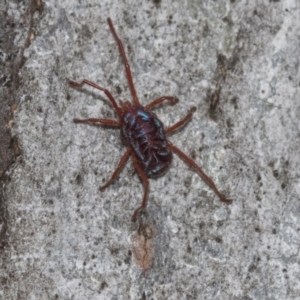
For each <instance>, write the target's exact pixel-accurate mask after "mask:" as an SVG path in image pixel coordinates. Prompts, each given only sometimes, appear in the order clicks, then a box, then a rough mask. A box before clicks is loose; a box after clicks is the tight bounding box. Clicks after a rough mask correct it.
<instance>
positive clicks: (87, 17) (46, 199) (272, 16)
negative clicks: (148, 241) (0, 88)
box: [0, 0, 300, 300]
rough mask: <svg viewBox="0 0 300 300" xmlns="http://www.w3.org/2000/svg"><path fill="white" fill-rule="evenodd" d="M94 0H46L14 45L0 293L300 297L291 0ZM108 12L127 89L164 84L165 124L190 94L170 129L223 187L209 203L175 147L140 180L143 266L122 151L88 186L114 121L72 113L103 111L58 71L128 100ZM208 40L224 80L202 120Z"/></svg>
mask: <svg viewBox="0 0 300 300" xmlns="http://www.w3.org/2000/svg"><path fill="white" fill-rule="evenodd" d="M99 2H100V1H87V3H86V2H85V1H71V0H70V1H68V2H66V1H65V2H62V1H58V2H57V1H53V0H52V1H47V2H46V3H45V7H44V13H43V14H44V15H43V18H42V20H41V23H40V27H39V30H38V32H36V38H35V40H34V41H33V42H32V44H31V46H30V47H29V48H28V49H27V50H26V52H25V55H26V57H27V61H26V64H25V66H24V68H23V69H22V71H21V72H22V74H21V75H22V78H23V83H22V85H23V87H22V88H21V89H20V99H21V105H20V106H19V108H18V111H17V115H16V125H15V127H14V133H15V135H17V136H18V138H19V141H20V147H21V149H22V158H20V159H19V161H18V162H17V163H16V164H15V166H14V169H13V170H11V182H10V183H9V184H8V185H7V186H6V198H7V199H8V201H7V210H8V213H9V222H8V234H9V235H8V245H7V247H6V248H5V253H4V254H3V257H4V260H3V261H4V263H5V266H2V270H1V273H2V274H5V275H3V278H4V279H5V280H6V281H5V282H6V283H5V284H3V285H2V287H0V297H2V299H90V300H92V299H222V300H223V299H259V300H261V299H300V296H299V295H300V283H299V282H300V280H299V279H300V266H299V259H300V256H299V245H300V202H299V194H300V171H299V170H300V161H299V154H298V153H299V142H300V136H299V129H300V125H299V120H300V101H299V92H300V91H299V83H300V71H299V48H300V36H299V32H300V24H299V15H300V7H299V2H298V1H261V3H260V4H258V3H255V1H252V2H253V3H252V2H251V1H225V0H223V1H210V0H205V1H192V0H188V1H176V3H173V2H174V1H170V0H169V1H167V0H166V1H164V0H162V1H118V2H117V1H116V3H115V4H111V1H101V4H99ZM12 9H13V8H12ZM108 16H110V17H111V18H112V20H113V22H114V24H115V27H116V30H117V32H118V34H119V36H120V37H121V39H122V41H123V42H124V44H125V49H126V52H127V53H128V57H129V60H130V63H131V67H132V70H133V76H134V81H135V84H136V89H137V92H138V94H139V96H140V99H141V102H142V103H143V104H146V103H148V102H149V101H151V100H152V99H155V98H157V97H159V96H161V95H176V96H177V97H178V98H179V99H180V102H179V103H178V104H177V105H176V106H175V107H170V106H168V105H167V104H166V105H162V106H161V107H159V108H157V109H156V110H155V112H156V113H157V115H158V116H159V117H160V118H161V120H162V121H163V122H164V124H165V125H166V127H168V126H170V125H172V124H173V123H175V122H176V121H177V120H179V119H180V118H182V117H183V116H184V115H185V114H186V112H187V110H188V109H189V108H190V107H191V106H196V107H197V111H196V113H195V114H194V118H193V120H192V121H191V122H190V123H189V124H188V125H187V126H186V127H185V128H184V129H183V130H181V131H180V132H177V133H176V134H174V135H172V136H171V137H170V140H171V141H172V142H173V143H174V144H176V145H177V146H178V147H180V148H181V149H182V150H183V151H185V152H186V153H187V154H189V155H191V156H192V157H193V158H194V159H195V160H196V161H197V162H198V163H199V165H200V166H201V167H203V169H204V170H205V171H206V172H207V173H208V174H209V175H210V176H211V177H212V178H213V179H214V180H215V182H216V184H217V186H218V187H219V188H220V189H221V190H222V192H224V193H225V194H226V196H228V197H231V198H232V199H233V200H234V201H233V204H232V205H230V206H226V205H225V204H223V203H221V202H220V201H219V199H218V198H217V197H216V196H215V194H214V193H213V192H212V191H211V189H210V188H209V187H207V186H206V185H205V184H204V183H203V182H202V181H201V179H200V178H199V176H198V175H197V174H196V173H194V172H193V171H192V170H190V169H189V168H188V167H187V166H186V165H185V164H184V163H183V162H181V161H180V160H179V159H178V158H177V157H176V156H175V159H174V162H173V165H172V167H171V169H170V171H169V172H168V173H167V174H166V175H165V176H164V177H161V178H159V179H157V180H151V181H150V194H149V206H148V210H147V212H148V214H149V216H150V218H152V219H151V220H152V224H155V232H156V239H155V243H156V248H155V255H156V256H155V259H154V266H153V268H152V269H151V270H150V271H149V272H148V273H147V274H146V277H143V276H142V275H141V273H140V271H139V270H138V269H137V268H136V266H135V264H134V260H133V259H132V255H131V252H130V251H131V248H132V241H131V235H132V232H133V230H134V228H133V227H132V225H131V222H130V217H131V214H132V212H133V211H134V209H135V208H136V207H137V206H138V205H139V204H140V201H141V198H142V185H141V183H140V180H139V178H138V176H137V175H136V174H135V172H134V170H133V167H132V163H131V162H130V163H129V164H128V165H127V166H126V167H125V168H124V170H123V172H122V173H121V174H120V176H119V178H118V180H117V181H116V182H115V184H114V185H112V186H111V187H110V188H108V189H107V190H106V191H104V192H103V193H101V192H100V191H99V187H100V186H101V185H102V184H103V183H104V182H105V181H106V180H107V179H108V178H109V176H110V174H111V173H112V172H113V170H114V169H115V167H116V165H117V163H118V160H119V158H120V157H121V155H122V153H124V147H123V146H122V144H121V141H120V138H119V132H118V131H117V130H114V129H107V128H98V127H93V126H84V125H75V124H73V123H72V119H73V118H74V117H77V118H85V117H100V116H102V117H107V118H114V117H116V114H115V112H114V111H113V109H112V107H111V105H110V104H109V102H108V101H107V99H106V98H105V96H104V95H103V94H102V93H101V92H98V91H97V90H93V89H91V88H86V89H84V90H82V91H77V90H74V89H71V88H70V87H69V86H68V84H67V81H66V78H71V79H74V80H80V79H82V78H87V79H89V80H91V81H94V82H96V83H97V84H99V85H101V86H103V87H107V88H109V89H110V90H111V92H112V93H113V95H115V96H116V98H117V99H122V100H124V99H130V93H129V90H128V87H127V82H126V78H125V74H124V67H123V64H122V60H121V59H120V56H119V53H118V50H117V47H116V43H115V41H114V39H113V37H112V35H111V33H110V31H109V28H108V25H107V23H106V18H107V17H108ZM218 53H221V54H223V55H225V56H226V57H227V65H226V68H227V77H226V80H225V82H222V91H221V94H220V101H219V104H218V106H217V108H216V118H215V119H211V118H210V117H209V105H210V103H209V99H210V96H209V95H211V93H212V92H213V90H214V88H215V85H216V82H215V78H216V70H217V54H218ZM142 297H144V298H142Z"/></svg>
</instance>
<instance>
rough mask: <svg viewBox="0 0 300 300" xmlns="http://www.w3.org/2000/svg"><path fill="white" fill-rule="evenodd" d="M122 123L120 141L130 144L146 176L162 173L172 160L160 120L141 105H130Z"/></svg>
mask: <svg viewBox="0 0 300 300" xmlns="http://www.w3.org/2000/svg"><path fill="white" fill-rule="evenodd" d="M122 123H123V125H122V128H121V135H122V141H123V143H124V144H125V145H126V146H131V148H132V150H133V151H134V153H135V155H136V157H137V161H138V164H139V165H140V166H141V168H142V170H143V171H144V172H145V174H146V176H147V177H148V178H150V177H156V176H159V175H162V174H163V173H164V172H165V171H166V170H167V169H168V167H169V165H170V163H171V161H172V151H171V149H170V148H169V147H168V142H167V139H166V136H165V132H164V126H163V124H162V122H161V121H160V120H159V119H158V118H157V116H156V115H155V114H154V113H152V112H150V111H146V110H145V108H143V107H142V106H137V105H132V106H130V107H127V108H126V110H125V111H124V113H123V116H122Z"/></svg>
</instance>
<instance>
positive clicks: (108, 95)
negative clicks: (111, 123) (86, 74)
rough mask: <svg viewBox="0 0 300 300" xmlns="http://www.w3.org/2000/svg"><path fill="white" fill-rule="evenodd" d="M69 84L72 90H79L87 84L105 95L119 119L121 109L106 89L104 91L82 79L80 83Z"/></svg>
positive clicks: (70, 81) (72, 82)
mask: <svg viewBox="0 0 300 300" xmlns="http://www.w3.org/2000/svg"><path fill="white" fill-rule="evenodd" d="M69 84H70V85H71V86H73V87H74V88H81V87H82V86H83V85H84V84H87V85H89V86H92V87H93V88H95V89H97V90H100V91H102V92H104V93H105V95H106V96H107V98H108V99H109V100H110V102H111V104H112V105H113V107H114V109H115V110H116V111H117V113H118V115H119V117H121V108H120V107H119V106H118V104H117V102H116V100H115V98H114V97H113V95H112V94H111V92H110V91H108V90H107V89H104V88H102V87H100V86H99V85H97V84H95V83H94V82H91V81H89V80H86V79H83V80H82V81H81V82H80V83H78V82H75V81H72V80H69Z"/></svg>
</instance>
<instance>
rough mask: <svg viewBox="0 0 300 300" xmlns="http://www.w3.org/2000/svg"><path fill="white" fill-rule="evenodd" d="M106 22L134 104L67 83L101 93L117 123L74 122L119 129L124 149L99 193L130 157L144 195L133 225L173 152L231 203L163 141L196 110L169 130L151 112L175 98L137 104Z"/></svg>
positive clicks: (92, 85)
mask: <svg viewBox="0 0 300 300" xmlns="http://www.w3.org/2000/svg"><path fill="white" fill-rule="evenodd" d="M107 22H108V26H109V28H110V31H111V32H112V35H113V36H114V39H115V40H116V42H117V44H118V48H119V51H120V54H121V57H122V59H123V62H124V65H125V72H126V77H127V81H128V85H129V88H130V92H131V95H132V98H133V103H131V102H129V101H124V102H123V101H120V104H119V105H118V104H117V102H116V100H115V98H114V97H113V96H112V94H111V93H110V91H108V90H107V89H105V88H102V87H100V86H98V85H96V84H95V83H93V82H91V81H89V80H86V79H84V80H82V81H81V82H80V83H78V82H75V81H71V80H70V81H69V84H70V85H71V86H72V87H74V88H81V87H82V86H83V85H89V86H91V87H93V88H96V89H98V90H100V91H102V92H104V94H105V95H106V96H107V98H108V99H109V100H110V102H111V104H112V106H113V108H114V109H115V111H116V112H117V114H118V116H119V120H111V119H96V118H90V119H84V120H82V119H74V122H75V123H77V124H78V123H81V124H91V123H95V124H100V125H106V126H113V127H118V128H120V129H121V139H122V142H123V144H124V145H125V146H126V147H127V149H126V151H125V153H124V154H123V156H122V157H121V159H120V161H119V164H118V166H117V168H116V169H115V171H114V172H113V174H112V176H111V178H110V179H109V180H108V182H107V183H106V184H105V185H103V186H102V187H100V190H101V191H103V190H104V189H106V188H107V187H108V186H110V185H111V183H112V182H113V181H114V180H115V179H116V177H117V176H118V175H119V173H120V171H121V169H122V168H123V166H124V165H125V163H126V162H127V160H128V158H129V156H131V157H132V161H133V165H134V167H135V169H136V170H137V172H138V174H139V176H140V177H141V179H142V182H143V184H144V196H143V200H142V204H141V205H140V206H139V207H138V208H137V209H136V210H135V211H134V213H133V215H132V218H131V220H132V222H136V220H137V216H138V214H139V213H140V211H141V210H142V209H144V208H145V207H146V206H147V195H148V191H149V181H148V178H153V177H159V176H162V175H163V174H164V173H165V172H166V171H167V170H168V168H169V166H170V164H171V162H172V158H173V154H172V152H175V153H176V154H177V155H178V156H179V157H180V158H181V159H182V160H183V161H185V162H186V163H187V164H188V165H189V166H191V167H192V168H194V169H195V170H196V171H197V172H198V173H199V175H200V176H201V177H202V179H203V180H204V181H205V182H206V183H207V184H208V185H209V186H210V187H211V188H212V189H213V191H214V192H215V193H216V195H217V196H218V197H219V198H220V200H221V201H222V202H225V203H227V204H230V203H231V202H232V200H231V199H227V198H226V197H225V196H224V195H222V194H221V193H220V192H219V190H218V189H217V187H216V185H215V184H214V182H213V180H212V179H211V178H210V177H208V176H207V175H206V174H205V173H204V172H203V171H202V169H201V168H200V167H199V166H198V165H197V164H196V163H195V162H194V161H193V160H192V159H191V158H190V157H188V156H187V155H186V154H184V153H183V152H182V151H181V150H180V149H179V148H177V147H176V146H174V145H173V144H172V143H171V142H170V141H169V140H167V138H166V137H167V136H168V135H169V134H170V133H172V132H174V131H175V130H177V129H178V128H180V127H182V126H183V125H185V124H186V123H187V122H188V121H189V120H190V119H191V118H192V115H193V113H194V112H195V110H196V108H195V107H192V108H191V109H190V110H189V112H188V113H187V115H186V116H185V117H184V118H183V119H181V120H180V121H179V122H177V123H176V124H174V125H173V126H171V127H169V128H168V129H164V125H163V123H162V122H161V121H160V120H159V119H158V117H157V116H156V115H155V114H154V113H153V112H151V109H152V108H153V107H155V106H157V105H159V104H161V103H162V102H165V101H168V102H169V103H170V104H171V105H174V104H175V103H176V102H177V101H178V100H177V98H176V97H173V96H162V97H159V98H157V99H155V100H154V101H152V102H151V103H149V104H148V105H146V106H143V105H141V104H140V101H139V98H138V96H137V93H136V90H135V87H134V83H133V79H132V74H131V70H130V65H129V62H128V59H127V57H126V53H125V50H124V46H123V44H122V41H121V40H120V38H119V37H118V35H117V33H116V31H115V28H114V26H113V23H112V21H111V19H110V18H108V19H107Z"/></svg>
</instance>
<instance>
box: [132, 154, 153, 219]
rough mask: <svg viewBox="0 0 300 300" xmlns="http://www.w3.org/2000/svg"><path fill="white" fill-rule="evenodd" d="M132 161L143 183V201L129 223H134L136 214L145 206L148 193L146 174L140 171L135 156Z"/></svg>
mask: <svg viewBox="0 0 300 300" xmlns="http://www.w3.org/2000/svg"><path fill="white" fill-rule="evenodd" d="M132 161H133V165H134V167H135V168H136V170H137V171H138V173H139V175H140V177H141V179H142V181H143V183H144V197H143V201H142V205H141V206H140V207H138V208H137V209H136V210H135V211H134V213H133V215H132V217H131V221H132V222H136V217H137V215H138V213H139V212H140V211H141V210H142V209H143V208H144V207H146V206H147V195H148V191H149V181H148V178H147V176H146V174H145V173H144V171H143V170H142V168H141V167H140V165H139V164H138V162H137V159H136V156H135V155H134V154H133V155H132Z"/></svg>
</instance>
